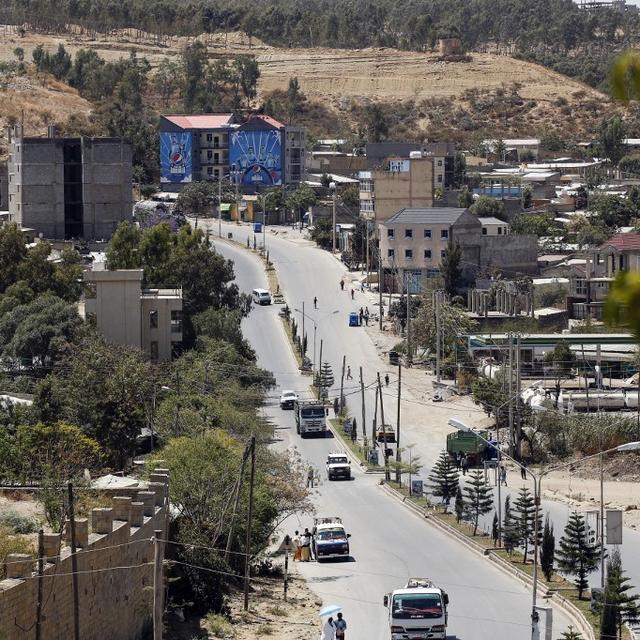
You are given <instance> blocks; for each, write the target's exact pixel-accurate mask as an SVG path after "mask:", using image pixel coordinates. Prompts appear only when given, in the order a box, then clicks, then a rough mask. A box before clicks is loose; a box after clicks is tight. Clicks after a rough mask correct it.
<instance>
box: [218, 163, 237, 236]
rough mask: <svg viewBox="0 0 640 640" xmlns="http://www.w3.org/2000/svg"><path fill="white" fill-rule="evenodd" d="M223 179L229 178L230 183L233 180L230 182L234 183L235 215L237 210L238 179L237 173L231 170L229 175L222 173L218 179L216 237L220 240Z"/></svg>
mask: <svg viewBox="0 0 640 640" xmlns="http://www.w3.org/2000/svg"><path fill="white" fill-rule="evenodd" d="M225 178H229V179H230V181H231V178H234V180H232V182H235V183H236V213H237V208H238V203H237V200H238V197H237V194H238V184H237V179H238V172H237V171H236V170H235V169H233V170H232V171H230V172H229V173H224V174H222V175H221V176H219V177H218V237H219V238H222V181H223V180H224V179H225Z"/></svg>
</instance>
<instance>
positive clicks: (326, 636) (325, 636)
mask: <svg viewBox="0 0 640 640" xmlns="http://www.w3.org/2000/svg"><path fill="white" fill-rule="evenodd" d="M320 640H336V625H335V624H334V622H333V618H329V619H328V620H327V621H326V622H325V623H324V627H322V633H320Z"/></svg>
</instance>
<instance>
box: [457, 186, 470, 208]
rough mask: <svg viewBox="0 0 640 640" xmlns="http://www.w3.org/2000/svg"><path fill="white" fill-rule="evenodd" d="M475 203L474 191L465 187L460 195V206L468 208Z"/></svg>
mask: <svg viewBox="0 0 640 640" xmlns="http://www.w3.org/2000/svg"><path fill="white" fill-rule="evenodd" d="M472 204H473V193H471V191H469V188H468V187H465V188H464V189H463V190H462V191H461V192H460V193H459V195H458V206H459V207H464V208H465V209H468V208H469V207H470V206H471V205H472Z"/></svg>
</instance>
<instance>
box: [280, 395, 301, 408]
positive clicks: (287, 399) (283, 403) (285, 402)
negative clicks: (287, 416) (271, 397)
mask: <svg viewBox="0 0 640 640" xmlns="http://www.w3.org/2000/svg"><path fill="white" fill-rule="evenodd" d="M297 399H298V394H297V393H296V392H295V391H283V392H282V394H281V395H280V408H281V409H293V407H294V405H295V403H296V400H297Z"/></svg>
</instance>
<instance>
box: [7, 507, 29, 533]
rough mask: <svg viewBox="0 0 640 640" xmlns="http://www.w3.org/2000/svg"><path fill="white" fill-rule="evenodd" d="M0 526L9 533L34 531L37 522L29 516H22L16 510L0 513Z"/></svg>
mask: <svg viewBox="0 0 640 640" xmlns="http://www.w3.org/2000/svg"><path fill="white" fill-rule="evenodd" d="M0 527H3V528H5V529H7V530H8V531H10V532H11V533H22V534H27V533H34V532H35V531H36V530H37V529H38V523H37V522H36V521H35V520H34V519H33V518H31V517H29V516H23V515H21V514H19V513H17V512H16V511H7V512H6V513H3V514H1V515H0Z"/></svg>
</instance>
